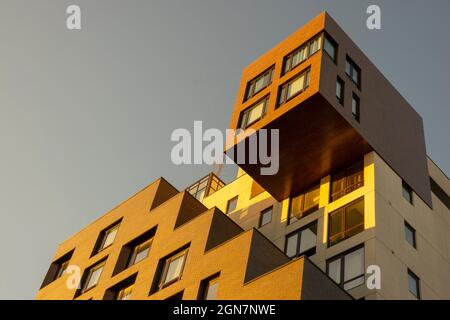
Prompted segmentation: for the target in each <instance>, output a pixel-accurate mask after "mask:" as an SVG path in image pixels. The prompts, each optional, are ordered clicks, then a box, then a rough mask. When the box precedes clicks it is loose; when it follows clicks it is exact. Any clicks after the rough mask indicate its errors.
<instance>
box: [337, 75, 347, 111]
mask: <svg viewBox="0 0 450 320" xmlns="http://www.w3.org/2000/svg"><path fill="white" fill-rule="evenodd" d="M344 88H345V83H344V80H342V79H341V78H339V77H337V80H336V98H337V99H338V100H339V103H340V104H342V105H344V90H345V89H344Z"/></svg>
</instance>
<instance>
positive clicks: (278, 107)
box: [226, 12, 431, 207]
mask: <svg viewBox="0 0 450 320" xmlns="http://www.w3.org/2000/svg"><path fill="white" fill-rule="evenodd" d="M230 128H242V129H248V128H251V129H255V130H256V133H255V134H256V135H258V132H259V130H260V129H263V128H265V129H279V130H280V131H279V133H280V162H279V164H280V169H279V171H278V173H277V174H276V175H275V176H263V175H260V170H259V169H260V167H261V166H262V164H256V165H254V164H253V165H252V164H240V166H241V168H242V169H244V170H245V171H246V172H247V173H248V174H249V175H250V176H251V177H252V178H253V179H254V180H256V181H257V182H258V183H259V184H260V185H261V186H263V187H264V188H265V189H266V190H267V191H268V192H269V193H271V194H272V195H273V196H274V197H275V198H276V199H277V200H282V199H284V198H286V197H288V196H290V195H292V194H295V193H298V192H301V191H304V190H305V189H307V188H309V187H311V186H312V185H314V184H316V183H317V181H319V179H320V178H322V177H324V176H326V175H328V174H331V173H333V172H334V171H337V170H339V169H342V168H344V167H346V166H349V165H351V164H352V163H355V162H356V161H357V160H358V159H362V158H363V156H364V154H365V153H367V152H370V151H372V150H374V151H376V152H377V153H378V154H379V155H380V156H381V157H382V158H383V159H384V160H385V161H386V162H387V163H388V164H389V165H390V166H391V167H392V169H393V170H394V171H395V172H396V173H397V174H398V175H399V176H400V177H402V179H403V180H404V181H405V182H406V183H407V184H409V185H410V186H411V187H412V188H413V189H414V191H415V192H416V193H417V194H418V195H419V196H420V198H422V199H423V200H424V201H425V202H426V203H427V204H428V205H429V206H430V207H431V192H430V182H429V177H428V170H427V160H426V150H425V139H424V131H423V124H422V119H421V117H420V116H419V115H418V114H417V112H416V111H415V110H414V109H413V108H412V107H411V106H410V105H409V104H408V102H407V101H406V100H405V99H404V98H403V97H402V96H401V95H400V94H399V93H398V91H397V90H396V89H395V88H394V87H393V86H392V85H391V84H390V83H389V81H388V80H387V79H386V78H385V77H384V76H383V75H382V74H381V72H380V71H379V70H378V69H377V68H376V67H375V65H374V64H373V63H371V62H370V60H369V59H368V58H367V57H366V56H365V54H364V53H363V52H362V51H361V50H360V49H359V48H358V47H357V46H356V44H355V43H354V42H353V41H352V40H351V39H350V38H349V37H348V36H347V35H346V34H345V32H344V31H343V30H342V29H341V28H340V27H339V26H338V25H337V24H336V22H335V21H334V20H333V19H332V18H331V17H330V16H329V15H328V14H327V13H325V12H324V13H321V14H320V15H319V16H317V17H316V18H314V19H313V20H311V21H310V22H309V23H308V24H306V25H305V26H304V27H302V28H300V29H299V30H297V31H296V32H295V33H293V34H292V35H291V36H289V37H288V38H286V39H285V40H283V41H282V42H281V43H279V44H278V45H277V46H275V47H274V48H273V49H271V50H269V51H268V52H267V53H265V54H264V55H262V56H261V57H259V58H258V59H257V60H256V61H254V62H253V63H251V64H250V65H249V66H248V67H246V68H245V69H244V71H243V74H242V79H241V83H240V86H239V90H238V93H237V99H236V104H235V107H234V111H233V114H232V117H231V123H230ZM251 134H252V133H251V132H248V133H247V138H248V136H250V135H251ZM246 141H248V139H247V140H244V141H241V142H239V143H246ZM230 145H232V146H233V147H231V148H229V149H228V150H226V151H230V150H231V149H232V148H236V146H237V144H230Z"/></svg>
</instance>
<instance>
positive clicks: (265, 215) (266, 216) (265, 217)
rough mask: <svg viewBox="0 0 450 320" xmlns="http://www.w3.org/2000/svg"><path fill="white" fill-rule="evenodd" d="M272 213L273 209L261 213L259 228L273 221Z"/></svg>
mask: <svg viewBox="0 0 450 320" xmlns="http://www.w3.org/2000/svg"><path fill="white" fill-rule="evenodd" d="M272 211H273V207H270V208H267V209H266V210H264V211H262V212H261V216H260V218H259V227H260V228H261V227H263V226H265V225H266V224H268V223H270V222H271V221H272Z"/></svg>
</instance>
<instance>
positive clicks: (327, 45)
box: [323, 35, 337, 62]
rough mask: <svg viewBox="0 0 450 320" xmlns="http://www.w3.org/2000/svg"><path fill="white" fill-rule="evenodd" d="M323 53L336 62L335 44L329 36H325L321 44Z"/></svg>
mask: <svg viewBox="0 0 450 320" xmlns="http://www.w3.org/2000/svg"><path fill="white" fill-rule="evenodd" d="M323 49H324V51H325V52H326V53H327V54H328V55H329V56H330V57H331V59H332V60H333V61H334V62H336V58H337V43H336V41H334V40H333V39H331V37H330V36H328V35H326V36H325V40H324V43H323Z"/></svg>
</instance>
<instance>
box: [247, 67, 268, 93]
mask: <svg viewBox="0 0 450 320" xmlns="http://www.w3.org/2000/svg"><path fill="white" fill-rule="evenodd" d="M273 70H274V66H272V67H271V68H270V69H268V70H266V71H264V72H263V73H262V74H260V75H259V76H257V77H256V78H255V79H253V80H251V81H250V82H249V83H248V84H247V89H246V91H245V98H244V101H246V100H248V99H250V98H251V97H253V96H254V95H256V94H257V93H258V92H260V91H261V90H262V89H264V88H266V87H267V86H268V85H270V84H271V83H272V78H273Z"/></svg>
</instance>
